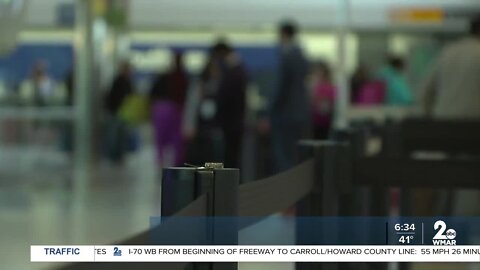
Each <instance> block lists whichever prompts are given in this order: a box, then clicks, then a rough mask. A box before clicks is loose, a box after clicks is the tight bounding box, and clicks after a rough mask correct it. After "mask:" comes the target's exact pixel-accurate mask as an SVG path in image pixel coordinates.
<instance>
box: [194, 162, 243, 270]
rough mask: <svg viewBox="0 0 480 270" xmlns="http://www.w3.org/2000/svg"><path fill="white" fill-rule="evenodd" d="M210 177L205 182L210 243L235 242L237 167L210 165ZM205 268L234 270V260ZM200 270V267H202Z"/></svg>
mask: <svg viewBox="0 0 480 270" xmlns="http://www.w3.org/2000/svg"><path fill="white" fill-rule="evenodd" d="M210 166H212V167H210V168H208V166H206V167H207V169H210V171H209V172H202V173H211V174H212V175H213V177H212V178H211V179H212V180H211V181H207V182H209V183H206V184H207V185H208V189H207V190H208V192H207V204H208V205H207V213H208V217H209V219H210V220H209V221H208V226H207V228H208V230H209V231H208V233H209V238H208V239H209V240H210V243H211V244H213V245H236V244H238V222H237V217H238V185H239V182H240V170H239V169H233V168H223V164H213V165H212V164H211V165H210ZM208 265H209V266H208V268H205V269H209V270H237V268H238V264H237V263H236V262H221V263H220V262H217V263H209V264H208ZM202 269H204V268H202Z"/></svg>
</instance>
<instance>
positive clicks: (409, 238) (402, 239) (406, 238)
mask: <svg viewBox="0 0 480 270" xmlns="http://www.w3.org/2000/svg"><path fill="white" fill-rule="evenodd" d="M413 237H414V236H413V235H402V236H400V238H399V239H398V242H399V243H402V244H410V242H412V240H413Z"/></svg>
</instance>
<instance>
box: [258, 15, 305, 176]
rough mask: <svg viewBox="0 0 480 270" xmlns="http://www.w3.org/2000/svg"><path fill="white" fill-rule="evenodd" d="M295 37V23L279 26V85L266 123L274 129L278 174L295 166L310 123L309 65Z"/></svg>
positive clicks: (270, 105)
mask: <svg viewBox="0 0 480 270" xmlns="http://www.w3.org/2000/svg"><path fill="white" fill-rule="evenodd" d="M296 34H297V28H296V26H295V25H294V24H293V23H290V22H288V23H283V24H282V25H280V28H279V38H280V56H279V58H280V59H279V67H278V74H277V75H278V79H277V86H276V87H275V89H273V90H272V95H271V97H270V100H269V118H270V119H269V120H270V121H269V123H267V124H266V123H263V125H264V126H265V125H268V126H271V129H272V148H273V155H274V156H273V160H274V169H275V171H277V172H279V171H283V170H286V169H288V168H289V167H291V166H293V165H294V159H295V146H296V144H297V141H298V140H300V139H301V138H302V137H303V136H304V135H305V133H306V131H308V125H309V123H310V119H309V115H310V114H309V106H308V100H307V89H306V85H305V80H306V76H307V72H308V64H307V61H306V59H305V57H304V55H303V52H302V50H301V49H300V47H299V46H298V45H297V43H296V39H295V36H296ZM263 129H265V127H264V128H263Z"/></svg>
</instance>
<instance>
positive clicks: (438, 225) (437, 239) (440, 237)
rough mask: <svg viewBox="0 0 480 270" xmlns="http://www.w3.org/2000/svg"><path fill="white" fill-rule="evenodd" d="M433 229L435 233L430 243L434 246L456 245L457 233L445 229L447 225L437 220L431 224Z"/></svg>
mask: <svg viewBox="0 0 480 270" xmlns="http://www.w3.org/2000/svg"><path fill="white" fill-rule="evenodd" d="M433 229H434V230H435V231H437V233H436V234H435V236H433V239H432V242H433V245H434V246H455V245H456V244H457V240H455V237H457V232H456V231H455V230H454V229H447V224H446V223H445V221H443V220H437V221H436V222H435V224H433Z"/></svg>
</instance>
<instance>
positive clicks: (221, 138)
mask: <svg viewBox="0 0 480 270" xmlns="http://www.w3.org/2000/svg"><path fill="white" fill-rule="evenodd" d="M462 42H463V43H462ZM468 42H470V43H468ZM467 43H468V44H467ZM455 46H457V47H455ZM460 46H464V47H462V48H463V49H458V48H460ZM455 49H457V50H456V51H455V52H453V51H454V50H455ZM449 52H450V54H449ZM455 53H456V54H455ZM452 55H453V56H452ZM458 72H463V73H462V74H466V75H465V76H464V77H462V78H461V79H459V77H458V76H455V74H457V73H458ZM475 72H477V73H475ZM478 72H480V1H479V0H403V1H395V0H296V1H291V0H257V1H252V0H247V1H231V0H195V1H187V0H0V228H1V230H2V232H1V233H0V269H12V270H14V269H15V270H16V269H19V270H20V269H34V270H36V269H60V267H62V266H63V265H64V264H61V263H32V262H30V245H55V244H58V245H89V244H105V245H108V244H111V243H116V242H119V241H122V240H124V239H127V238H129V237H130V236H132V235H135V234H138V233H140V232H142V231H145V230H148V229H149V228H150V225H151V224H150V217H154V216H160V215H161V214H162V213H161V211H162V194H163V193H162V185H161V183H162V181H161V179H162V169H163V168H166V167H179V166H190V167H191V166H203V164H204V163H205V162H221V163H223V164H224V165H225V167H231V168H239V169H240V183H241V184H248V183H253V182H255V181H257V180H259V179H263V178H266V177H269V176H272V175H276V174H279V173H282V172H283V171H286V170H288V169H291V168H293V167H294V166H295V165H297V163H298V161H299V159H298V155H297V152H296V150H295V149H297V148H296V143H297V142H298V141H299V140H300V139H307V140H330V139H332V138H336V136H338V134H339V133H342V132H341V131H342V130H348V129H350V128H351V127H352V126H358V125H364V126H366V127H368V129H369V132H370V133H369V134H373V135H372V136H371V138H370V139H369V140H368V141H367V142H366V149H365V152H366V153H367V154H366V155H371V156H373V155H376V154H378V153H380V152H382V147H385V145H386V143H385V142H384V141H383V142H382V138H381V136H380V135H379V134H380V133H381V132H380V131H379V130H380V129H381V128H380V127H382V126H383V125H384V124H385V123H387V122H388V121H402V120H403V119H407V118H410V117H421V116H423V115H425V114H428V111H429V108H430V107H433V109H432V111H433V113H432V115H433V116H432V115H429V117H433V118H435V117H437V116H438V117H439V118H441V117H444V116H445V117H446V118H448V119H449V120H451V119H453V120H455V119H460V120H462V119H471V118H477V119H478V118H480V111H479V110H480V109H479V108H480V79H478V77H479V76H480V73H478ZM467 73H468V74H467ZM475 74H476V75H475ZM475 78H476V79H475ZM455 80H457V81H460V82H461V83H459V84H456V85H454V84H453V83H452V84H449V82H453V81H455ZM463 83H464V84H463ZM452 86H453V87H456V89H455V90H451V91H457V92H462V91H463V92H469V93H467V94H465V95H463V94H450V95H449V96H448V95H447V97H443V100H441V99H440V98H437V99H436V100H435V99H434V100H433V101H432V100H431V99H429V95H428V94H425V93H428V91H429V87H430V88H437V90H435V91H437V92H439V90H438V89H442V91H444V92H446V91H449V90H448V87H452ZM279 89H281V90H279ZM289 89H290V90H292V91H293V92H295V93H293V94H292V93H286V91H287V92H288V91H290V90H289ZM474 89H476V90H474ZM282 91H283V92H282ZM435 91H434V92H435ZM469 94H470V96H468V95H469ZM435 102H437V104H435ZM442 102H443V103H442ZM432 104H433V105H432ZM289 106H290V107H289ZM469 106H470V107H469ZM287 107H288V108H287ZM457 112H458V113H457ZM462 113H463V114H462ZM442 119H443V118H442ZM477 134H479V133H477ZM374 135H376V136H374ZM477 145H478V144H477ZM425 155H428V157H430V156H434V157H438V156H439V155H440V158H442V157H443V156H442V153H438V151H436V152H433V153H427V154H425ZM293 180H295V179H293ZM455 181H457V180H456V179H453V180H452V182H455ZM447 189H448V188H447ZM286 192H288V191H286ZM385 192H388V194H390V195H391V196H390V199H389V204H390V205H389V208H388V209H387V212H386V215H387V216H388V215H398V214H399V210H398V209H399V207H400V206H399V204H400V203H399V202H398V197H399V196H400V195H399V192H398V190H397V189H396V188H391V189H388V190H387V189H386V190H385ZM442 192H443V193H442ZM464 192H466V193H465V194H466V195H465V196H463V195H461V196H456V197H454V199H453V200H450V199H451V197H449V196H448V194H447V195H445V191H431V190H430V191H429V190H426V191H425V190H422V191H418V192H416V193H415V196H416V198H415V199H416V202H417V203H418V207H416V208H415V210H416V211H417V210H418V215H420V216H435V215H441V214H438V213H442V214H444V213H448V215H450V214H451V215H473V216H478V214H480V212H479V211H478V210H480V208H479V205H480V193H476V191H464ZM449 194H450V193H449ZM450 195H451V194H450ZM459 197H461V198H462V199H465V200H459V199H458V198H459ZM439 198H440V199H439ZM434 200H440V201H442V203H444V204H446V205H447V206H445V207H444V208H445V209H447V208H448V210H445V211H448V212H442V211H443V210H444V209H443V208H442V209H440V208H441V207H438V208H439V209H436V208H435V207H431V206H430V205H433V204H435V203H432V201H434ZM295 211H296V210H295V208H294V207H290V208H288V209H285V210H283V211H280V212H278V213H272V215H269V216H268V217H267V218H265V219H264V220H262V221H261V222H259V223H257V224H254V225H252V226H251V227H247V228H244V229H242V230H241V231H240V233H239V242H240V243H241V242H242V241H247V242H248V241H249V239H256V240H257V241H259V242H261V239H263V238H268V239H270V242H271V239H275V238H277V237H279V235H282V237H281V238H282V239H291V241H292V244H294V243H295V233H294V230H295V228H294V227H295V226H294V224H291V222H289V220H290V219H288V217H291V216H293V215H295ZM262 228H263V229H262ZM259 231H261V232H262V233H261V234H259V233H258V232H259ZM265 232H268V233H265ZM476 239H477V240H478V239H480V235H477V236H476ZM477 245H478V243H477ZM409 267H410V269H458V270H461V269H465V270H473V269H480V268H479V265H478V263H477V264H467V263H449V264H440V263H415V264H412V265H410V266H409ZM85 269H88V268H85ZM132 269H142V268H141V267H139V268H132ZM158 269H162V268H158ZM239 269H245V270H246V269H249V270H250V269H255V270H256V269H258V270H264V269H278V270H281V269H285V270H287V269H289V270H290V269H295V264H294V263H239ZM352 269H353V268H352ZM355 269H357V268H355ZM358 269H368V268H358ZM371 269H374V268H371ZM385 269H389V270H393V269H405V268H402V267H401V266H400V265H399V264H398V263H389V264H388V265H387V267H386V268H385Z"/></svg>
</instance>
